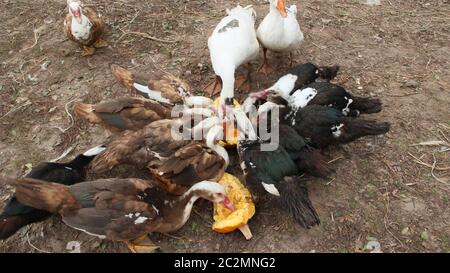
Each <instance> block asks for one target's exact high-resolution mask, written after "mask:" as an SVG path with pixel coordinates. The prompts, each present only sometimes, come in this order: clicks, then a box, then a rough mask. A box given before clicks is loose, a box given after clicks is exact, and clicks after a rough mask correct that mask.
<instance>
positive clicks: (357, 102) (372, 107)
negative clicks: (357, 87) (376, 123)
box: [350, 97, 382, 114]
mask: <svg viewBox="0 0 450 273" xmlns="http://www.w3.org/2000/svg"><path fill="white" fill-rule="evenodd" d="M350 108H351V109H355V110H358V111H360V112H361V113H362V114H373V113H379V112H381V109H382V103H381V101H380V100H379V99H373V98H363V97H354V98H353V103H352V104H351V105H350Z"/></svg>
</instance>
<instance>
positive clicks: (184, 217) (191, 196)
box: [172, 187, 200, 230]
mask: <svg viewBox="0 0 450 273" xmlns="http://www.w3.org/2000/svg"><path fill="white" fill-rule="evenodd" d="M199 198H200V196H199V195H198V194H197V193H196V189H195V188H194V187H193V188H191V189H190V190H189V191H187V192H186V193H185V194H183V195H182V196H181V197H179V198H178V206H179V208H180V209H179V210H177V209H175V210H172V211H178V213H180V212H181V215H179V216H176V217H175V218H176V219H180V221H179V222H178V223H177V224H176V226H175V227H174V230H177V229H179V228H181V227H182V226H184V224H186V222H187V221H188V220H189V217H190V216H191V212H192V208H193V206H194V203H195V202H196V201H197V200H198V199H199Z"/></svg>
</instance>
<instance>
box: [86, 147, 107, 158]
mask: <svg viewBox="0 0 450 273" xmlns="http://www.w3.org/2000/svg"><path fill="white" fill-rule="evenodd" d="M104 150H106V147H105V146H103V145H100V146H97V147H94V148H92V149H89V150H87V151H86V152H84V154H83V155H84V156H87V157H91V156H96V155H99V154H101V153H102V152H103V151H104Z"/></svg>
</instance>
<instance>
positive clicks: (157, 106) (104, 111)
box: [74, 97, 216, 133]
mask: <svg viewBox="0 0 450 273" xmlns="http://www.w3.org/2000/svg"><path fill="white" fill-rule="evenodd" d="M172 109H173V106H172V105H169V104H165V103H160V102H157V101H155V100H150V99H145V98H140V97H123V98H118V99H112V100H108V101H105V102H101V103H98V104H85V103H76V104H75V106H74V111H75V113H76V114H77V115H78V116H79V117H81V118H83V119H84V120H86V121H88V122H90V123H93V124H98V125H101V126H103V127H104V128H106V129H108V130H110V131H112V132H114V133H117V132H122V131H125V130H131V131H137V130H140V129H142V128H144V127H145V126H146V125H148V124H150V123H152V122H154V121H158V120H162V119H170V118H171V117H172ZM181 113H182V114H183V115H182V116H185V115H187V116H188V117H191V118H194V117H200V118H201V119H203V118H205V117H212V116H214V115H216V114H215V111H213V110H211V109H207V108H186V109H184V110H182V111H181ZM178 117H181V116H180V115H178Z"/></svg>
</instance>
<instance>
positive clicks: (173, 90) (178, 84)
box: [148, 75, 191, 104]
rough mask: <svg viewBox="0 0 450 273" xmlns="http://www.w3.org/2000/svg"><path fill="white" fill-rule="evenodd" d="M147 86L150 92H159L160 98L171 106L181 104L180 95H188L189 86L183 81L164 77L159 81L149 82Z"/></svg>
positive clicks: (181, 98)
mask: <svg viewBox="0 0 450 273" xmlns="http://www.w3.org/2000/svg"><path fill="white" fill-rule="evenodd" d="M148 86H149V88H150V89H151V90H154V91H160V92H161V96H162V97H163V98H166V99H168V100H170V102H171V103H173V104H181V103H183V97H182V95H190V89H191V88H190V86H189V85H188V84H187V83H186V82H185V81H183V80H181V79H179V78H177V77H175V76H171V75H164V76H163V77H162V78H161V79H160V80H150V81H149V82H148Z"/></svg>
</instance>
